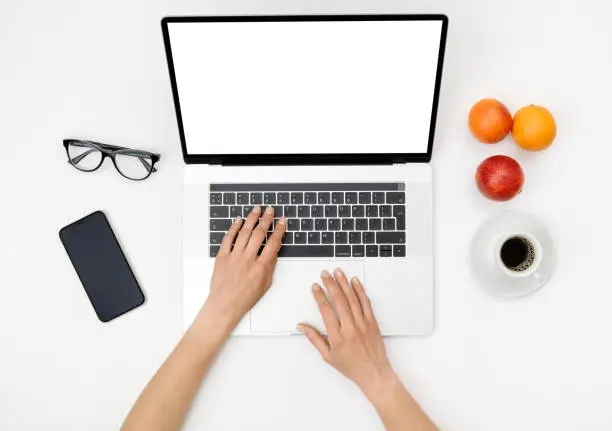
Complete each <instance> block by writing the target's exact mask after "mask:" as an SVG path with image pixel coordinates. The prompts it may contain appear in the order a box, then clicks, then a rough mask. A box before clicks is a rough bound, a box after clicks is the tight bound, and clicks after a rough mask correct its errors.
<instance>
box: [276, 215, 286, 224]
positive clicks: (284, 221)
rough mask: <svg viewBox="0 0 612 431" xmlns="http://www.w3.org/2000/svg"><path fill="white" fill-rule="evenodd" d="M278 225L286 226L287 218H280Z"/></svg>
mask: <svg viewBox="0 0 612 431" xmlns="http://www.w3.org/2000/svg"><path fill="white" fill-rule="evenodd" d="M278 223H279V224H287V217H285V216H282V217H281V218H280V220H279V221H278Z"/></svg>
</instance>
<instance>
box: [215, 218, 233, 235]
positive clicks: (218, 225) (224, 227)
mask: <svg viewBox="0 0 612 431" xmlns="http://www.w3.org/2000/svg"><path fill="white" fill-rule="evenodd" d="M231 225H232V220H230V219H222V218H211V219H210V231H211V232H227V231H228V230H229V228H230V226H231Z"/></svg>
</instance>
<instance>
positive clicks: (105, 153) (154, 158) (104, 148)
mask: <svg viewBox="0 0 612 431" xmlns="http://www.w3.org/2000/svg"><path fill="white" fill-rule="evenodd" d="M79 142H82V143H87V144H88V145H85V147H92V150H91V151H93V150H98V151H100V153H101V154H102V158H101V159H100V163H98V166H96V167H95V168H93V169H81V168H79V167H78V166H77V165H76V163H78V162H79V161H81V159H82V158H83V157H85V156H86V155H87V154H91V153H90V152H87V151H86V152H84V153H83V154H80V155H78V156H76V157H75V158H74V159H76V158H79V160H77V161H76V162H75V161H74V159H73V158H72V157H70V152H69V151H68V147H69V146H70V144H72V143H79ZM63 145H64V148H65V149H66V156H68V163H69V164H70V165H72V166H73V167H74V168H75V169H78V170H79V171H81V172H94V171H97V170H98V169H99V168H100V166H102V164H103V163H104V159H106V158H107V157H108V158H110V159H111V160H112V161H113V165H114V166H115V170H116V171H117V172H119V174H120V175H121V176H122V177H123V178H127V179H128V180H132V181H143V180H146V179H147V178H149V177H150V176H151V174H152V173H153V172H157V169H155V164H156V163H157V162H159V160H160V158H161V156H160V155H159V154H156V153H151V152H149V151H144V150H134V149H132V148H127V147H118V146H116V145H109V144H103V143H101V142H95V141H90V140H86V139H64V140H63ZM126 153H129V155H131V156H135V157H138V154H140V155H142V156H147V157H150V158H151V167H150V168H149V167H148V166H147V165H148V162H147V161H146V160H144V159H143V158H142V157H138V160H140V162H141V163H142V164H143V165H144V167H145V168H146V169H147V171H148V173H147V176H146V177H143V178H139V179H136V178H130V177H128V176H127V175H125V174H124V173H123V172H121V170H120V169H119V168H118V167H117V162H116V161H115V156H116V155H117V154H126Z"/></svg>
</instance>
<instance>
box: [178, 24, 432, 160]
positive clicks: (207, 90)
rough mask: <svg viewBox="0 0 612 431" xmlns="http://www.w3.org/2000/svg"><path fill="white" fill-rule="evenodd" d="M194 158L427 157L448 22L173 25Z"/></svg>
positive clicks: (184, 116)
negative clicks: (444, 28) (303, 155)
mask: <svg viewBox="0 0 612 431" xmlns="http://www.w3.org/2000/svg"><path fill="white" fill-rule="evenodd" d="M168 34H169V40H170V47H171V51H172V58H173V64H174V71H175V76H176V84H177V89H178V98H179V103H180V109H181V114H182V120H183V129H184V133H185V143H186V148H187V153H188V154H207V155H209V154H295V153H313V154H324V153H427V146H428V140H429V129H430V125H431V113H432V107H433V100H434V92H435V83H436V72H437V67H438V55H439V51H440V41H441V37H442V21H437V20H434V21H306V22H303V21H298V22H170V23H168Z"/></svg>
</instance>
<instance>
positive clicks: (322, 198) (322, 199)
mask: <svg viewBox="0 0 612 431" xmlns="http://www.w3.org/2000/svg"><path fill="white" fill-rule="evenodd" d="M318 196H319V204H320V205H325V204H328V203H329V202H330V201H331V198H330V195H329V192H319V193H318Z"/></svg>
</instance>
